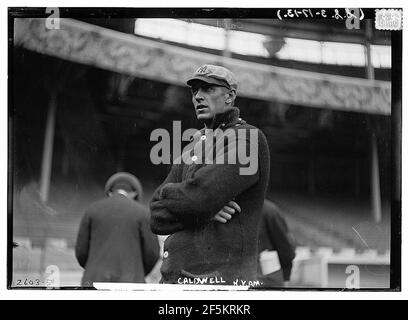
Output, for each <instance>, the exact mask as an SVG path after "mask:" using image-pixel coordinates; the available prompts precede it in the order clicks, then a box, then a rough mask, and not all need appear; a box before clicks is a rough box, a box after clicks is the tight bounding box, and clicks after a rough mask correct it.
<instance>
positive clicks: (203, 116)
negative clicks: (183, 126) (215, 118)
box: [197, 114, 211, 121]
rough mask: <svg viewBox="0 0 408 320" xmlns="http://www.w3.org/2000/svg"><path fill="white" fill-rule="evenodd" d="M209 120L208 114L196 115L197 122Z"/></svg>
mask: <svg viewBox="0 0 408 320" xmlns="http://www.w3.org/2000/svg"><path fill="white" fill-rule="evenodd" d="M210 119H211V115H209V114H197V120H199V121H208V120H210Z"/></svg>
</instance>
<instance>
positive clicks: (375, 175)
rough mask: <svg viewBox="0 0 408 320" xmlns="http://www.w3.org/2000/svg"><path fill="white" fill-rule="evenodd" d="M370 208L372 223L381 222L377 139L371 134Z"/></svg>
mask: <svg viewBox="0 0 408 320" xmlns="http://www.w3.org/2000/svg"><path fill="white" fill-rule="evenodd" d="M371 207H372V209H371V210H372V214H373V218H374V221H375V222H376V223H378V222H380V221H381V188H380V172H379V165H378V149H377V137H376V135H375V133H374V132H373V133H372V134H371Z"/></svg>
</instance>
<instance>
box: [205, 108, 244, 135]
mask: <svg viewBox="0 0 408 320" xmlns="http://www.w3.org/2000/svg"><path fill="white" fill-rule="evenodd" d="M240 120H241V119H240V118H239V109H238V108H237V107H230V108H228V109H227V110H226V111H225V112H223V113H218V114H216V115H215V117H214V119H213V121H212V128H213V129H214V130H215V129H217V128H219V127H221V129H223V128H225V127H230V126H232V125H234V124H235V123H237V122H239V121H240Z"/></svg>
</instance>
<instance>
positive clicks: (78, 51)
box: [14, 18, 391, 115]
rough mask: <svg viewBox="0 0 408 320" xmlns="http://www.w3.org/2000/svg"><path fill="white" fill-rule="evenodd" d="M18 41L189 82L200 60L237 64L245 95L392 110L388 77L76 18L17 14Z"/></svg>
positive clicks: (160, 78) (142, 74)
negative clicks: (276, 59) (323, 69)
mask: <svg viewBox="0 0 408 320" xmlns="http://www.w3.org/2000/svg"><path fill="white" fill-rule="evenodd" d="M15 31H16V32H15V39H14V41H15V44H16V45H20V46H22V47H24V48H26V49H29V50H33V51H36V52H39V53H42V54H46V55H51V56H56V57H59V58H62V59H66V60H70V61H74V62H77V63H82V64H87V65H93V66H96V67H99V68H102V69H107V70H111V71H115V72H119V73H125V74H131V75H134V76H137V77H141V78H146V79H152V80H156V81H162V82H167V83H172V84H178V85H185V81H186V79H187V78H188V77H189V75H191V74H192V73H193V71H194V70H195V68H196V67H197V66H198V65H201V64H203V63H213V64H221V65H225V66H227V67H229V68H230V69H232V70H233V71H234V72H235V73H236V74H237V76H238V81H239V82H240V83H241V85H240V88H242V90H240V93H239V94H240V95H242V96H244V97H250V98H256V99H262V100H269V101H280V102H284V103H290V104H297V105H304V106H309V107H320V108H327V109H336V110H346V111H357V112H363V113H374V114H385V115H389V114H390V113H391V84H390V82H387V81H378V80H366V79H361V78H352V77H343V76H334V75H328V74H323V73H316V72H307V71H300V70H294V69H289V68H280V67H275V66H270V65H264V64H259V63H253V62H248V61H242V60H238V59H233V58H228V57H222V56H219V55H213V54H207V53H202V52H198V51H194V50H191V49H187V48H180V47H176V46H172V45H169V44H163V43H160V42H157V41H154V40H148V39H143V38H140V37H136V36H134V35H129V34H125V33H121V32H118V31H113V30H108V29H105V28H102V27H99V26H95V25H92V24H88V23H84V22H81V21H77V20H72V19H61V27H60V29H59V30H52V29H51V30H50V29H47V28H46V24H45V21H44V19H27V18H25V19H16V23H15Z"/></svg>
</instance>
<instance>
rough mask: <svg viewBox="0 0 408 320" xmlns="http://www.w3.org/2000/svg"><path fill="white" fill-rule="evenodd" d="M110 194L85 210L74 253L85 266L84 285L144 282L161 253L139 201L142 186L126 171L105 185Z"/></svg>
mask: <svg viewBox="0 0 408 320" xmlns="http://www.w3.org/2000/svg"><path fill="white" fill-rule="evenodd" d="M105 193H106V195H107V196H108V197H107V198H104V199H102V200H99V201H97V202H95V203H94V204H92V205H91V206H90V207H89V209H88V210H87V211H86V212H85V214H84V216H83V218H82V220H81V224H80V227H79V232H78V236H77V241H76V246H75V254H76V258H77V260H78V262H79V264H80V265H81V267H83V268H84V269H85V271H84V274H83V277H82V285H83V286H85V287H92V286H93V282H129V283H130V282H132V283H140V282H145V276H146V275H147V274H148V273H149V272H150V271H151V270H152V269H153V267H154V265H155V264H156V262H157V260H158V259H159V256H160V247H159V242H158V239H157V236H156V235H154V234H153V233H152V232H151V230H150V226H149V211H148V209H147V208H146V207H145V206H143V205H142V204H141V203H140V202H139V201H140V200H141V197H142V186H141V184H140V182H139V180H138V179H137V178H136V177H135V176H133V175H131V174H129V173H126V172H119V173H116V174H114V175H113V176H112V177H110V178H109V180H108V181H107V182H106V185H105Z"/></svg>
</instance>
